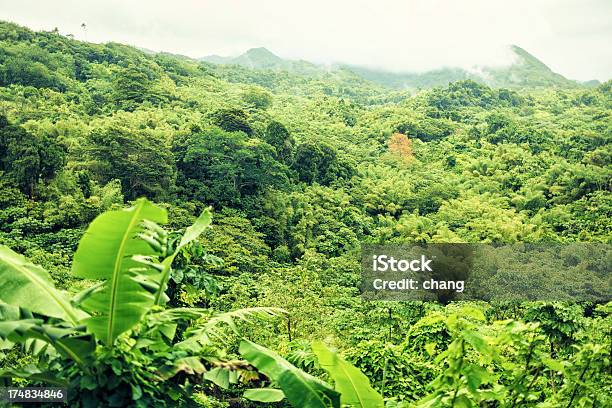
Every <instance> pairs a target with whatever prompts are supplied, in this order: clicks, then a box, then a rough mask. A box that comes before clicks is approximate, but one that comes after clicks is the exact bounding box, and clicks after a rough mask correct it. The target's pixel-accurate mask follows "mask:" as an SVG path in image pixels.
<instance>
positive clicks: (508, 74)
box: [347, 45, 580, 89]
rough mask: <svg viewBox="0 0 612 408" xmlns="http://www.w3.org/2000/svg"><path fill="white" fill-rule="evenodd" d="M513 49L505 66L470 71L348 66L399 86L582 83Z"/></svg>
mask: <svg viewBox="0 0 612 408" xmlns="http://www.w3.org/2000/svg"><path fill="white" fill-rule="evenodd" d="M510 49H511V51H512V53H513V54H514V61H513V63H512V64H510V65H508V66H502V67H487V66H475V67H473V69H471V70H466V69H463V68H443V69H438V70H433V71H428V72H423V73H410V72H407V73H393V72H386V71H382V70H375V69H368V68H363V67H358V66H347V67H348V68H349V69H351V70H352V71H353V72H356V73H358V74H359V75H361V76H362V77H363V78H365V79H367V80H369V81H372V82H376V83H378V84H381V85H384V86H387V87H389V88H398V89H399V88H430V87H432V86H437V85H446V84H448V83H449V82H453V81H458V80H461V79H472V80H474V81H478V82H482V83H485V84H487V85H489V86H493V87H507V88H524V87H559V88H575V87H578V86H580V84H579V83H578V82H576V81H572V80H569V79H567V78H565V77H564V76H562V75H560V74H557V73H555V72H553V71H552V70H551V69H550V68H549V67H547V66H546V64H544V63H543V62H542V61H540V60H539V59H537V58H536V57H534V56H533V55H531V54H530V53H528V52H527V51H525V50H524V49H522V48H521V47H518V46H516V45H513V46H511V47H510Z"/></svg>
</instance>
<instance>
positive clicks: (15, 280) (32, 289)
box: [0, 245, 79, 325]
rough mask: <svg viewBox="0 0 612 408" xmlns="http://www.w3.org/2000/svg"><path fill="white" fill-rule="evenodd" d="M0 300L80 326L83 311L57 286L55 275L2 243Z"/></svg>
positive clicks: (0, 253)
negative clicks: (52, 278)
mask: <svg viewBox="0 0 612 408" xmlns="http://www.w3.org/2000/svg"><path fill="white" fill-rule="evenodd" d="M0 302H4V303H6V304H9V305H12V306H16V307H23V308H26V309H28V310H30V311H32V312H35V313H39V314H41V315H45V316H50V317H57V318H60V319H63V320H65V321H67V322H70V323H72V324H73V325H76V324H77V322H78V320H79V313H78V311H77V310H76V309H74V308H73V307H72V306H71V305H70V302H69V301H68V299H66V298H65V297H64V294H63V293H62V292H60V291H59V290H57V289H56V288H55V286H54V285H53V281H52V280H51V276H50V275H49V273H48V272H47V271H45V270H44V269H43V268H42V267H40V266H38V265H34V264H33V263H31V262H30V261H28V260H27V259H26V258H25V257H23V256H22V255H19V254H18V253H16V252H13V251H12V250H11V249H9V248H8V247H6V246H3V245H0Z"/></svg>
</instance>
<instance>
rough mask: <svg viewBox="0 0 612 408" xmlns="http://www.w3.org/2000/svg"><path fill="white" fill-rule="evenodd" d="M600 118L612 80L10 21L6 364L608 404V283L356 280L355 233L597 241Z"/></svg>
mask: <svg viewBox="0 0 612 408" xmlns="http://www.w3.org/2000/svg"><path fill="white" fill-rule="evenodd" d="M611 137H612V82H610V81H608V82H606V83H603V84H600V85H599V86H597V87H592V88H587V87H584V86H580V85H579V84H576V85H575V86H567V87H562V86H537V87H528V86H526V87H520V88H518V87H515V88H512V87H510V88H493V87H489V86H487V85H485V84H482V83H479V82H476V81H473V80H470V79H468V80H461V81H456V82H451V83H448V84H446V85H444V86H437V87H433V88H428V89H410V90H407V89H389V88H385V87H383V86H382V85H380V84H376V83H373V82H369V81H367V80H366V79H363V78H362V77H360V76H358V75H357V74H355V73H354V72H352V71H350V70H349V69H347V68H342V67H340V68H338V69H336V70H332V71H329V72H327V71H325V72H323V71H317V70H312V71H305V72H301V71H296V70H289V69H287V70H274V69H251V68H246V67H243V66H240V65H235V64H228V65H221V64H220V65H217V64H213V63H210V62H205V61H197V60H193V59H189V58H187V57H182V56H179V55H172V54H166V53H150V52H146V51H142V50H139V49H137V48H134V47H131V46H127V45H122V44H117V43H107V44H93V43H87V42H81V41H76V40H74V39H72V38H70V37H69V36H63V35H60V34H59V33H58V32H53V31H52V32H34V31H31V30H29V29H27V28H25V27H21V26H18V25H16V24H13V23H8V22H2V23H0V384H1V383H2V382H4V383H5V384H17V385H22V386H25V385H47V386H49V385H54V386H58V387H66V388H67V389H68V399H69V401H68V404H69V406H75V407H79V406H82V407H96V406H115V407H126V406H135V407H157V406H169V407H178V406H186V407H187V406H194V407H215V408H217V407H218V408H221V407H290V406H293V407H307V408H309V407H340V406H351V407H365V408H374V407H383V406H385V407H390V408H393V407H398V408H399V407H542V408H544V407H568V408H571V407H610V406H612V397H611V396H612V367H611V365H610V359H611V357H612V342H611V340H612V303H607V304H606V303H601V302H598V303H593V302H581V301H576V302H558V301H547V302H543V301H532V302H484V301H472V302H449V303H447V304H443V303H437V302H384V301H366V300H364V299H362V297H361V296H360V289H359V284H360V279H361V276H360V271H361V264H360V262H361V261H360V251H361V245H362V244H364V243H365V244H367V243H369V244H378V243H405V242H413V243H459V242H469V243H476V242H481V243H518V242H526V243H535V242H554V243H572V242H600V243H609V242H610V238H611V237H612V229H611V223H610V216H611V214H612V194H611V189H610V188H611V186H610V180H611V173H612V167H611V164H612V147H611V144H610V139H611ZM86 231H87V232H86ZM572 256H573V255H572V254H571V253H567V252H566V253H563V252H562V253H559V254H558V257H559V259H560V260H561V261H563V262H566V263H571V262H572ZM604 261H607V264H606V265H603V267H602V268H603V270H604V271H607V272H606V273H607V275H606V277H605V279H607V280H605V279H604V282H607V284H608V287H607V290H609V288H610V286H609V284H610V274H609V267H610V259H609V258H608V259H606V260H604ZM606 268H607V269H606ZM580 285H583V286H584V287H585V288H587V289H588V285H589V282H581V283H580ZM585 290H586V289H585ZM603 290H604V291H605V290H606V288H603ZM608 294H609V292H608Z"/></svg>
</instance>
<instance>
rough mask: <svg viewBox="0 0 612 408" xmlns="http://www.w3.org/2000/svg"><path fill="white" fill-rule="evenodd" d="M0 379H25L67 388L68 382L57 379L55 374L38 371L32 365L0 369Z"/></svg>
mask: <svg viewBox="0 0 612 408" xmlns="http://www.w3.org/2000/svg"><path fill="white" fill-rule="evenodd" d="M0 378H27V379H28V380H30V381H32V382H34V383H43V384H46V385H55V386H58V387H67V386H68V382H66V381H64V380H61V379H59V378H57V375H56V374H53V373H47V372H43V371H40V369H39V368H38V367H36V366H34V365H27V366H24V367H21V368H6V369H4V368H0Z"/></svg>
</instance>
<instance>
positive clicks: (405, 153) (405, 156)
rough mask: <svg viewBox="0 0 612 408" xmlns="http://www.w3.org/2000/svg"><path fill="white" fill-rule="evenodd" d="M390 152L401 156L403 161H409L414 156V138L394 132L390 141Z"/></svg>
mask: <svg viewBox="0 0 612 408" xmlns="http://www.w3.org/2000/svg"><path fill="white" fill-rule="evenodd" d="M388 146H389V152H390V153H391V154H393V155H394V156H397V157H399V158H400V159H401V160H402V161H403V162H405V163H408V162H410V161H412V159H413V158H414V154H413V152H412V140H410V139H408V136H406V135H404V134H402V133H394V134H393V135H392V136H391V137H390V138H389V142H388Z"/></svg>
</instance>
